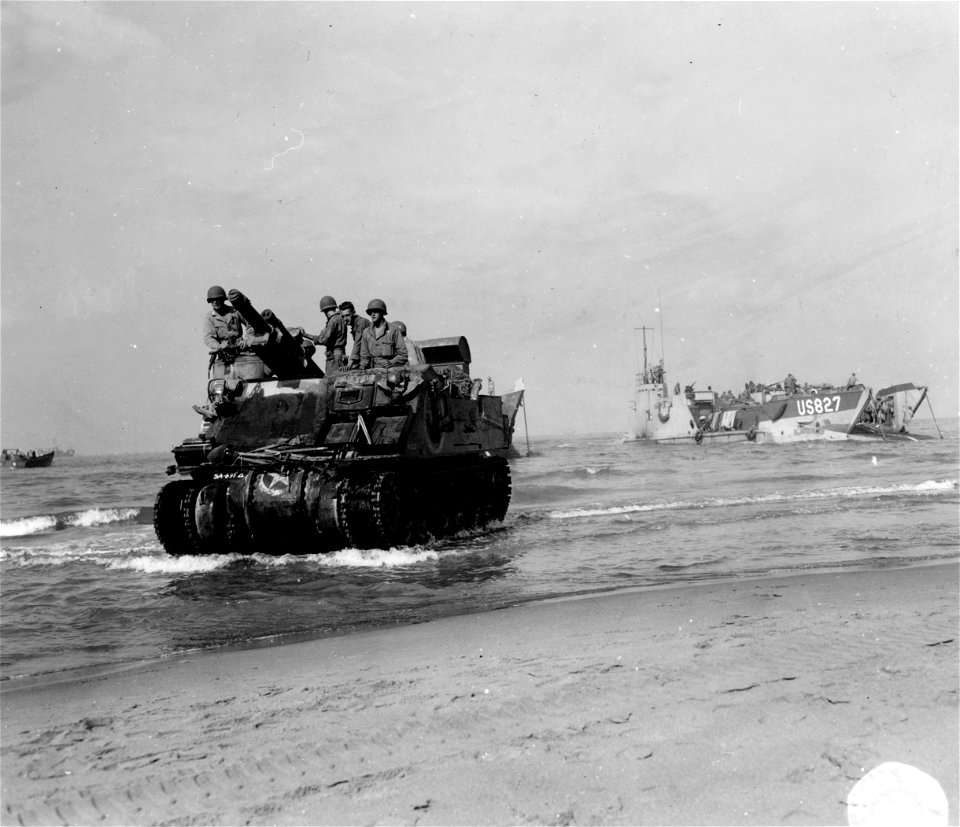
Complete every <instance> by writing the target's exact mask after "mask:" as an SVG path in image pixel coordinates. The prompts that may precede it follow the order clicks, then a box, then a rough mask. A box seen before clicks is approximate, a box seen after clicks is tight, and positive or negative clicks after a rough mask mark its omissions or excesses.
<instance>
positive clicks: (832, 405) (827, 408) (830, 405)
mask: <svg viewBox="0 0 960 827" xmlns="http://www.w3.org/2000/svg"><path fill="white" fill-rule="evenodd" d="M839 410H840V397H839V396H823V397H820V396H818V397H816V398H815V399H798V400H797V413H798V414H799V415H800V416H814V415H815V414H825V413H836V412H837V411H839Z"/></svg>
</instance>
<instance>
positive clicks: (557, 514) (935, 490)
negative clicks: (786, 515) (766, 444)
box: [547, 480, 958, 520]
mask: <svg viewBox="0 0 960 827" xmlns="http://www.w3.org/2000/svg"><path fill="white" fill-rule="evenodd" d="M957 486H958V481H957V480H927V481H926V482H921V483H914V484H910V483H904V484H900V485H888V486H862V487H861V486H849V487H844V488H829V489H825V490H822V491H801V492H797V493H785V494H781V493H776V492H775V493H772V494H763V495H760V496H750V497H711V498H708V499H705V500H696V501H694V500H676V501H674V502H652V503H644V504H642V505H615V506H609V507H607V508H576V509H572V510H570V511H551V512H550V513H549V514H548V515H547V516H548V517H550V518H551V519H554V520H568V519H576V518H579V517H602V516H607V515H611V514H632V513H636V512H648V511H670V510H677V509H686V508H723V507H727V506H732V505H754V504H761V503H778V502H796V501H803V500H826V499H837V498H839V499H855V498H859V497H882V496H890V495H898V494H916V495H920V496H925V495H935V494H941V493H943V492H947V491H954V490H956V489H957Z"/></svg>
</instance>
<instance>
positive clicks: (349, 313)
mask: <svg viewBox="0 0 960 827" xmlns="http://www.w3.org/2000/svg"><path fill="white" fill-rule="evenodd" d="M340 315H341V316H342V317H343V321H344V324H346V325H347V327H349V328H350V335H351V336H352V337H353V347H352V349H351V351H350V368H351V369H353V368H358V367H360V339H361V337H362V336H363V331H364V330H366V329H367V328H368V327H370V320H369V319H365V318H363V316H358V315H357V310H356V308H355V307H354V306H353V302H340Z"/></svg>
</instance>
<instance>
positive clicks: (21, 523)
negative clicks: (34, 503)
mask: <svg viewBox="0 0 960 827" xmlns="http://www.w3.org/2000/svg"><path fill="white" fill-rule="evenodd" d="M56 526H57V519H56V517H50V516H43V517H20V518H18V519H15V520H4V521H3V522H2V523H0V537H26V536H28V535H30V534H42V533H43V532H44V531H50V530H51V529H53V528H56Z"/></svg>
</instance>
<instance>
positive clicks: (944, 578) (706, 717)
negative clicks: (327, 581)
mask: <svg viewBox="0 0 960 827" xmlns="http://www.w3.org/2000/svg"><path fill="white" fill-rule="evenodd" d="M958 584H960V566H958V564H957V563H956V562H951V563H942V562H941V563H929V564H921V565H913V566H908V567H900V566H898V567H890V568H880V569H877V568H870V569H853V570H849V569H844V570H840V571H835V572H833V571H828V572H824V571H815V572H800V573H798V572H793V571H791V572H789V573H784V574H777V575H765V576H760V577H757V578H736V579H719V580H711V581H708V582H697V583H683V584H676V583H674V584H663V585H661V586H652V587H638V588H631V589H626V590H618V591H617V592H613V593H604V594H600V595H591V596H571V597H557V598H550V599H547V600H541V601H537V602H535V603H529V604H524V605H521V606H514V607H510V608H505V609H500V610H495V611H489V612H484V613H479V614H469V615H454V616H447V617H443V618H438V619H435V620H431V621H427V622H424V623H418V624H413V625H407V626H402V627H388V628H383V627H381V628H375V629H370V630H364V631H358V632H351V633H349V634H344V635H336V636H325V637H320V638H312V639H309V640H305V641H299V642H290V643H284V644H282V645H272V644H267V645H261V646H255V647H252V648H250V647H246V646H245V647H243V648H239V649H238V648H230V649H228V650H222V649H217V650H211V651H206V650H204V651H197V652H193V653H188V654H179V655H175V656H170V657H167V658H163V659H160V660H156V661H147V662H137V663H135V664H132V665H131V664H125V665H122V666H120V667H118V668H117V669H116V670H113V671H110V672H109V673H106V674H98V675H88V676H84V677H74V678H73V679H68V680H60V681H46V682H44V683H40V684H38V683H36V682H34V680H33V679H26V680H29V681H30V684H29V685H28V684H26V683H21V682H20V681H19V680H16V679H12V681H4V682H3V685H2V693H0V709H2V718H0V721H2V762H0V782H2V799H3V805H2V811H0V823H3V824H18V823H21V822H22V823H32V824H36V823H78V822H79V823H107V824H129V823H138V824H139V823H160V822H163V823H173V824H193V823H209V824H235V823H254V824H259V823H274V824H301V823H313V824H316V823H329V824H355V823H400V824H489V823H555V824H572V823H588V822H589V823H617V824H643V823H646V824H664V823H669V824H716V823H736V824H754V823H755V824H764V823H767V824H769V823H784V824H825V823H845V822H846V810H845V800H846V795H847V793H848V792H849V790H850V788H851V787H852V786H853V784H854V783H856V781H857V780H859V778H860V777H861V776H862V775H863V774H864V773H865V772H867V771H869V770H871V769H873V768H874V767H875V766H877V765H878V764H880V763H883V762H885V761H900V762H903V763H907V764H912V765H914V766H917V767H919V768H920V769H922V770H923V771H924V772H927V773H929V774H930V775H932V776H933V777H934V778H936V779H937V780H938V781H939V782H940V784H941V786H942V787H943V789H944V791H945V793H946V795H947V799H948V802H949V806H950V823H952V824H955V823H957V815H958V810H957V807H958V790H957V786H958V781H957V779H958V776H960V769H958V767H960V758H958V745H957V738H956V732H957V731H958V729H960V720H958V666H957V663H958V660H957V651H958V642H957V638H958Z"/></svg>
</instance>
